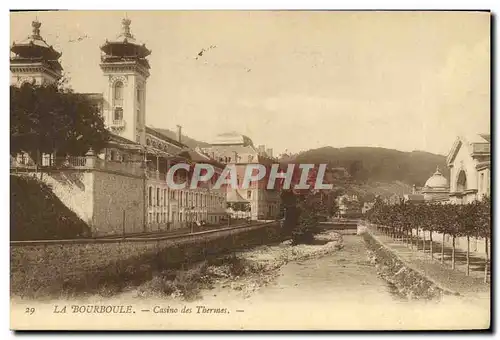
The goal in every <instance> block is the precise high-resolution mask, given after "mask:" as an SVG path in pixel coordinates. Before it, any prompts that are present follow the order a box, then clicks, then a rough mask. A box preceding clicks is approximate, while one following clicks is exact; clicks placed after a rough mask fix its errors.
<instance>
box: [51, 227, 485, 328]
mask: <svg viewBox="0 0 500 340" xmlns="http://www.w3.org/2000/svg"><path fill="white" fill-rule="evenodd" d="M343 243H344V247H343V248H342V249H340V250H338V251H336V252H334V253H332V254H330V255H326V256H323V257H319V258H313V259H308V260H304V261H292V262H289V263H288V264H286V265H284V266H283V267H281V268H280V269H279V273H278V276H277V277H276V279H275V280H273V282H272V283H271V284H270V285H267V286H265V287H261V289H259V290H257V291H255V292H253V293H252V294H250V295H249V296H248V295H247V296H245V295H244V294H242V292H241V291H237V290H234V289H229V288H227V287H226V288H223V287H222V286H218V287H216V288H215V289H212V290H206V291H204V292H203V299H201V300H197V301H194V302H184V301H176V300H173V299H164V298H137V297H134V296H132V294H129V293H124V294H121V295H119V296H117V297H114V298H110V299H107V300H106V301H102V300H96V301H89V300H86V301H82V302H81V303H85V304H90V303H95V304H103V303H106V304H130V305H133V308H134V310H135V311H136V313H135V314H133V315H127V316H122V317H117V316H112V315H111V316H109V315H85V316H83V315H81V316H78V317H75V316H74V315H60V316H59V315H58V316H57V318H53V317H51V318H47V320H46V321H47V322H49V323H51V322H55V321H56V320H54V319H58V321H57V322H56V323H57V324H61V322H62V323H65V322H66V323H67V325H68V327H71V325H74V326H75V327H78V325H81V322H86V323H87V324H88V325H91V326H92V327H93V328H94V327H95V328H105V329H129V328H130V329H134V328H135V329H137V328H139V329H141V328H142V329H145V328H146V329H147V328H153V329H193V328H195V329H332V330H333V329H341V330H375V329H470V328H484V327H487V326H488V322H489V321H488V320H489V307H488V304H487V302H486V301H483V302H478V301H477V300H467V299H464V298H460V297H455V296H444V297H443V298H442V299H440V300H435V301H407V300H402V299H400V298H398V297H397V295H396V294H394V293H393V291H392V289H391V287H390V286H389V285H388V284H387V282H385V281H384V280H383V279H381V278H380V277H379V276H378V275H377V270H376V268H375V267H374V266H373V265H372V264H370V262H369V260H368V256H367V249H366V247H365V244H364V241H363V239H362V237H360V236H356V235H344V237H343ZM55 303H57V302H52V303H51V304H52V305H53V304H55ZM61 304H64V302H61ZM66 304H68V302H66ZM201 306H204V307H203V308H200V307H201ZM214 308H221V310H222V309H225V310H226V312H225V313H214V312H212V310H211V309H214ZM173 309H177V313H167V312H166V311H168V310H173ZM183 309H184V311H187V310H188V309H190V311H191V313H182V312H181V311H182V310H183ZM141 310H147V311H141ZM161 310H162V311H164V313H158V311H161ZM154 311H157V312H156V313H155V312H154ZM198 311H200V313H198ZM203 311H206V313H203ZM84 319H85V321H84Z"/></svg>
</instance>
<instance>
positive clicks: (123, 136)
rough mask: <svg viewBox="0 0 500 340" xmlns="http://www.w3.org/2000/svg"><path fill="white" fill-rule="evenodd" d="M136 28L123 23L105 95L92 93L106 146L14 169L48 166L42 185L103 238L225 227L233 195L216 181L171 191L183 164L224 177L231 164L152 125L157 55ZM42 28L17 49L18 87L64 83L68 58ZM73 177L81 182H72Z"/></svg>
mask: <svg viewBox="0 0 500 340" xmlns="http://www.w3.org/2000/svg"><path fill="white" fill-rule="evenodd" d="M130 25H131V20H130V19H123V20H122V31H121V32H120V33H119V34H118V36H117V37H116V38H115V39H111V40H106V41H105V42H104V44H103V45H102V46H100V50H101V63H100V65H96V67H100V68H101V70H102V75H103V78H104V86H103V88H102V89H101V90H102V92H96V93H92V94H88V96H89V97H90V98H91V99H92V100H93V101H94V102H95V103H96V105H97V106H98V107H99V108H100V109H101V111H100V112H101V113H102V115H103V118H104V123H105V126H106V127H107V128H108V130H109V131H110V132H111V139H110V141H109V142H108V144H107V145H106V147H105V148H104V149H103V150H100V151H99V153H98V154H96V153H94V152H93V151H92V150H89V152H88V154H87V155H85V156H81V157H65V159H63V160H57V161H55V158H56V155H55V154H54V155H42V162H41V164H37V165H36V166H35V167H33V166H32V165H34V160H32V159H30V158H29V157H28V156H27V155H26V154H24V153H23V154H20V155H18V156H17V157H13V158H11V168H15V169H16V171H17V170H19V169H20V168H22V169H23V170H24V171H31V170H33V169H34V168H35V169H38V168H40V167H43V168H44V172H45V173H46V175H45V176H41V177H40V178H41V179H42V180H43V181H45V182H46V183H47V184H48V185H50V186H51V187H52V189H53V191H54V193H55V194H56V195H58V196H59V198H60V199H61V200H62V201H63V202H64V203H65V204H66V205H68V206H69V208H70V209H72V210H73V211H75V212H76V213H77V214H78V215H79V216H80V217H81V218H82V219H83V220H84V221H86V222H87V223H88V224H89V225H90V226H91V228H92V230H93V231H94V234H96V235H102V234H112V233H138V232H151V231H162V230H171V229H176V228H182V227H187V226H190V225H192V224H193V223H196V222H202V221H203V222H206V223H208V224H218V223H221V221H222V220H223V219H224V218H225V216H226V212H225V209H226V192H225V191H222V190H223V189H219V190H214V189H213V186H214V182H213V181H212V182H208V183H204V184H202V185H200V186H199V187H197V188H195V189H189V184H188V188H186V189H170V188H169V187H168V186H167V183H166V173H167V171H168V169H170V167H171V166H173V165H175V164H176V163H181V162H182V163H187V164H190V166H192V167H194V165H195V164H196V163H197V162H203V163H210V164H212V165H214V167H215V169H216V171H217V172H219V173H220V172H221V171H222V168H223V164H221V163H219V162H216V161H214V160H213V159H211V158H210V157H209V156H207V155H205V154H202V153H200V152H197V151H194V150H190V149H189V148H188V147H187V145H185V144H184V143H182V140H181V139H180V136H181V135H180V131H179V138H178V139H177V140H175V139H172V138H169V137H168V136H166V135H165V134H163V133H161V132H159V131H157V130H155V129H154V128H151V127H148V126H147V125H146V113H147V107H146V89H147V79H148V77H149V75H150V69H151V67H150V65H149V62H148V60H147V57H148V56H149V55H150V54H151V51H150V50H148V49H147V48H146V46H145V45H144V44H142V43H140V42H139V41H138V40H137V39H136V38H135V37H134V36H133V34H132V32H131V29H130ZM40 27H41V23H40V22H38V21H34V22H33V23H32V31H33V32H32V34H31V35H30V36H29V37H28V39H27V40H25V41H23V42H21V43H14V44H13V45H12V48H11V52H12V55H11V59H10V70H11V84H13V85H17V86H21V85H22V84H24V83H25V82H30V83H32V82H34V83H36V84H37V85H44V84H51V83H55V82H57V81H58V80H59V79H61V77H62V70H63V68H62V66H61V64H60V63H59V58H60V56H61V53H60V52H58V51H55V50H54V49H53V48H52V47H51V46H50V45H49V44H47V43H46V42H45V40H44V39H43V38H42V36H41V34H40ZM96 90H97V89H96ZM62 164H64V166H61V165H62ZM69 173H71V176H73V177H75V181H74V182H69V181H67V180H66V179H67V178H68V176H69V175H68V174H69ZM189 177H190V173H189V172H188V171H177V172H176V176H175V179H176V180H179V181H186V180H188V179H189ZM63 179H65V180H63ZM75 183H87V185H83V186H81V185H80V186H78V185H76V184H75ZM75 186H76V187H75ZM79 202H85V203H84V204H81V203H79Z"/></svg>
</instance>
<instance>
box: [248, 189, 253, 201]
mask: <svg viewBox="0 0 500 340" xmlns="http://www.w3.org/2000/svg"><path fill="white" fill-rule="evenodd" d="M251 198H252V191H251V190H248V191H247V199H251Z"/></svg>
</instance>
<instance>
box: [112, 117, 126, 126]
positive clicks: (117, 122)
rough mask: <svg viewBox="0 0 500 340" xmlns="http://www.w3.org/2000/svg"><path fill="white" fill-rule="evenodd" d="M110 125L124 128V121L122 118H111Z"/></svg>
mask: <svg viewBox="0 0 500 340" xmlns="http://www.w3.org/2000/svg"><path fill="white" fill-rule="evenodd" d="M111 127H113V128H124V127H125V121H124V120H123V119H113V121H112V122H111Z"/></svg>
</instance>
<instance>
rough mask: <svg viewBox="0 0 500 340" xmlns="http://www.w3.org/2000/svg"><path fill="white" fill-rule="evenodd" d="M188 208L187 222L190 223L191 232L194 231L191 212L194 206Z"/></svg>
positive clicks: (192, 212)
mask: <svg viewBox="0 0 500 340" xmlns="http://www.w3.org/2000/svg"><path fill="white" fill-rule="evenodd" d="M188 210H189V223H190V224H191V234H192V233H193V232H194V223H193V214H194V207H191V208H188Z"/></svg>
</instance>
